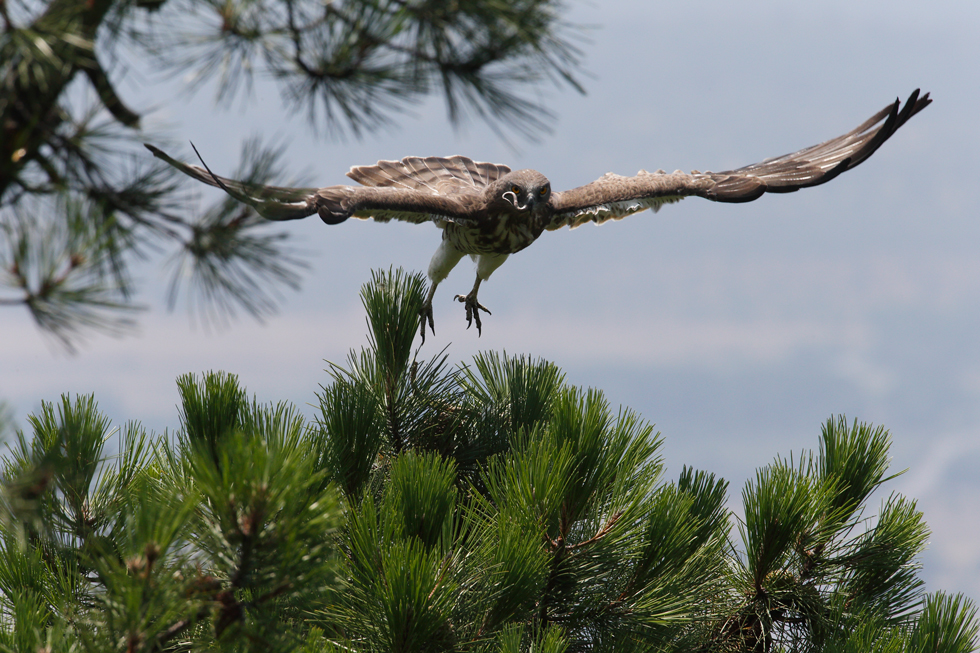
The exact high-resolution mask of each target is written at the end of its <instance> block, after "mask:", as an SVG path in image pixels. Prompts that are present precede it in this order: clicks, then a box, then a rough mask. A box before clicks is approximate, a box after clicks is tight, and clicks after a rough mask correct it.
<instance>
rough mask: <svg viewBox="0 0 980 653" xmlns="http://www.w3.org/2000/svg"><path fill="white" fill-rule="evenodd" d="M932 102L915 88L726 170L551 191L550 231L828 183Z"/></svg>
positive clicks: (613, 179)
mask: <svg viewBox="0 0 980 653" xmlns="http://www.w3.org/2000/svg"><path fill="white" fill-rule="evenodd" d="M931 102H932V100H931V99H929V94H928V93H926V94H925V95H923V96H922V97H919V90H918V89H916V90H915V92H913V93H912V95H911V96H909V99H908V100H907V101H906V102H905V105H904V106H902V104H901V102H900V101H899V100H895V102H894V103H893V104H891V105H889V106H887V107H885V108H884V109H882V110H881V111H879V112H878V113H876V114H875V115H873V116H871V118H869V119H868V120H866V121H865V122H864V123H862V124H861V125H859V126H858V127H856V128H855V129H853V130H851V131H849V132H847V133H846V134H843V135H841V136H838V137H837V138H832V139H830V140H829V141H825V142H823V143H820V144H818V145H813V146H811V147H807V148H805V149H802V150H799V151H798V152H793V153H792V154H786V155H783V156H778V157H773V158H771V159H766V160H765V161H761V162H760V163H753V164H751V165H747V166H744V167H741V168H738V169H736V170H727V171H724V172H698V171H696V170H695V171H692V172H691V173H690V174H686V173H683V172H681V171H679V170H678V171H677V172H674V173H671V174H666V173H664V172H663V171H662V170H661V171H658V172H655V173H648V172H646V171H643V170H641V171H640V172H639V173H638V174H637V175H636V176H635V177H622V176H620V175H613V174H606V175H605V176H603V177H600V178H599V179H597V180H596V181H594V182H592V183H590V184H586V185H585V186H580V187H578V188H574V189H572V190H569V191H564V192H560V193H554V195H553V196H552V199H551V204H552V206H553V207H554V211H555V214H554V217H553V219H552V221H551V223H550V224H549V225H548V229H560V228H561V227H565V226H569V227H572V228H574V227H577V226H579V225H581V224H584V223H585V222H596V223H602V222H605V221H606V220H618V219H620V218H623V217H625V216H627V215H631V214H633V213H637V212H639V211H643V210H645V209H653V210H654V211H656V210H657V209H659V208H660V207H661V206H662V205H663V204H666V203H672V202H678V201H680V200H681V199H683V198H685V197H689V196H691V195H696V196H698V197H703V198H705V199H709V200H712V201H715V202H751V201H752V200H754V199H758V198H759V197H761V196H762V195H763V194H764V193H767V192H768V193H791V192H793V191H797V190H799V189H801V188H809V187H810V186H818V185H820V184H823V183H826V182H828V181H830V180H831V179H833V178H834V177H836V176H837V175H839V174H841V173H842V172H844V171H846V170H850V169H851V168H853V167H855V166H857V165H859V164H861V163H862V162H864V160H865V159H867V158H868V157H869V156H871V155H872V154H873V153H874V152H875V150H877V149H878V148H879V147H881V144H882V143H884V142H885V141H886V140H888V138H889V137H890V136H891V135H892V134H894V133H895V131H896V130H897V129H898V128H899V127H901V126H902V125H904V124H905V123H906V121H908V119H909V118H911V117H912V116H914V115H915V114H917V113H918V112H919V111H921V110H922V109H924V108H926V107H927V106H928V105H929V103H931Z"/></svg>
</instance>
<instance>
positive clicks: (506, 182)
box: [487, 170, 551, 213]
mask: <svg viewBox="0 0 980 653" xmlns="http://www.w3.org/2000/svg"><path fill="white" fill-rule="evenodd" d="M487 192H488V194H489V195H490V197H488V198H487V199H488V200H489V203H490V205H491V206H492V207H494V208H497V209H502V210H505V211H508V212H511V213H526V212H530V211H533V210H534V209H535V208H540V207H543V206H544V205H545V204H547V203H548V200H549V199H551V182H549V181H548V178H547V177H545V176H544V175H542V174H541V173H540V172H538V171H537V170H515V171H514V172H509V173H507V174H506V175H504V176H503V177H501V178H500V179H498V180H497V181H495V182H494V183H493V184H491V185H490V186H489V187H488V188H487Z"/></svg>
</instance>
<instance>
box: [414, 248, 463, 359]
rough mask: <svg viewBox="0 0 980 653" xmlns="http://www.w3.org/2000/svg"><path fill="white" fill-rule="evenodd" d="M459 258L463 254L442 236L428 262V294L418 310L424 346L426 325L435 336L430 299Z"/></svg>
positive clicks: (420, 333)
mask: <svg viewBox="0 0 980 653" xmlns="http://www.w3.org/2000/svg"><path fill="white" fill-rule="evenodd" d="M461 258H463V252H461V251H459V250H458V249H456V248H455V247H453V246H452V244H451V243H450V242H449V241H448V240H446V238H445V234H443V239H442V242H441V243H440V244H439V249H437V250H436V253H435V254H433V255H432V260H431V261H429V284H430V285H429V294H428V295H426V297H425V302H423V303H422V308H421V309H420V310H419V335H421V336H422V344H425V325H426V323H428V325H429V328H430V329H432V335H436V325H435V321H434V320H433V319H432V298H433V297H434V296H435V294H436V286H438V285H439V282H441V281H442V280H443V279H445V278H446V277H447V276H448V275H449V271H450V270H452V269H453V268H454V267H456V264H457V263H459V260H460V259H461Z"/></svg>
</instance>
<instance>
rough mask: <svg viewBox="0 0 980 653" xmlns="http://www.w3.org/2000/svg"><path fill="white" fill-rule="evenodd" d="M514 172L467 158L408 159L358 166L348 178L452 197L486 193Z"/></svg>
mask: <svg viewBox="0 0 980 653" xmlns="http://www.w3.org/2000/svg"><path fill="white" fill-rule="evenodd" d="M508 172H510V168H508V167H507V166H505V165H500V164H497V163H482V162H479V161H474V160H472V159H468V158H466V157H465V156H459V155H457V156H451V157H440V156H427V157H418V156H407V157H405V158H404V159H402V160H401V161H378V163H377V165H373V166H354V167H353V168H351V169H350V172H348V173H347V176H348V177H350V178H351V179H353V180H354V181H356V182H358V183H360V184H363V185H365V186H373V187H375V188H388V187H392V188H405V189H410V190H421V191H428V192H430V193H432V194H434V195H451V194H453V193H457V192H465V193H470V192H472V191H473V190H482V189H483V188H485V187H486V186H487V185H488V184H490V183H492V182H494V181H496V180H497V179H499V178H500V177H502V176H503V175H505V174H507V173H508Z"/></svg>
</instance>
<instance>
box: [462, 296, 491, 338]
mask: <svg viewBox="0 0 980 653" xmlns="http://www.w3.org/2000/svg"><path fill="white" fill-rule="evenodd" d="M456 301H458V302H460V303H462V304H464V305H465V306H466V328H467V329H469V328H470V327H471V326H473V322H476V332H477V334H478V335H481V336H482V335H483V322H482V321H481V320H480V311H483V312H484V313H486V314H487V315H493V313H491V312H490V309H488V308H487V307H486V306H484V305H483V304H481V303H480V302H478V301H476V298H475V297H471V296H470V295H456Z"/></svg>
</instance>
